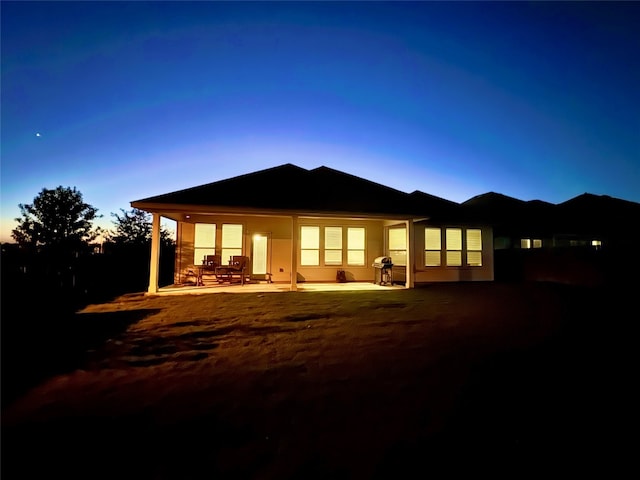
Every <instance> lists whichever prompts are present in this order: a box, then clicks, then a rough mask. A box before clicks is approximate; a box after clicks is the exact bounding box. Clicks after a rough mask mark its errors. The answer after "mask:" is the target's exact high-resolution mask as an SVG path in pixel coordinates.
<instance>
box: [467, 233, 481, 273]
mask: <svg viewBox="0 0 640 480" xmlns="http://www.w3.org/2000/svg"><path fill="white" fill-rule="evenodd" d="M467 265H469V266H470V267H481V266H482V231H480V230H479V229H477V228H469V229H467Z"/></svg>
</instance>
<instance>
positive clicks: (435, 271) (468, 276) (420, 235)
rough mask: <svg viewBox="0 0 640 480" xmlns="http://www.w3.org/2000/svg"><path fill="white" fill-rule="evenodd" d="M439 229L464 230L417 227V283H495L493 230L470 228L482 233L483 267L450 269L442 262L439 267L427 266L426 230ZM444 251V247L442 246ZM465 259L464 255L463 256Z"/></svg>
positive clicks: (457, 226) (415, 243) (420, 225)
mask: <svg viewBox="0 0 640 480" xmlns="http://www.w3.org/2000/svg"><path fill="white" fill-rule="evenodd" d="M431 226H433V227H438V228H442V229H445V228H462V229H463V230H464V229H465V228H466V226H463V225H426V224H418V225H416V226H415V242H414V245H415V252H414V253H415V262H414V266H415V282H416V283H429V282H465V281H493V280H494V270H493V230H492V229H491V228H490V227H486V226H482V227H476V226H474V227H470V228H480V229H481V231H482V266H480V267H469V266H462V267H449V266H447V265H445V262H444V261H443V262H442V265H440V266H439V267H426V266H425V250H424V249H425V245H424V230H425V228H426V227H431ZM442 247H443V249H444V245H443V246H442ZM463 249H464V240H463ZM463 259H464V254H463Z"/></svg>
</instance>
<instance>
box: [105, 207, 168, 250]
mask: <svg viewBox="0 0 640 480" xmlns="http://www.w3.org/2000/svg"><path fill="white" fill-rule="evenodd" d="M120 211H121V212H122V215H118V214H117V213H112V214H111V216H112V217H114V218H115V220H114V221H113V224H114V225H115V227H116V228H115V231H113V232H111V233H110V235H109V241H111V242H113V243H115V244H116V245H118V246H143V245H144V246H149V245H151V231H152V223H151V215H150V214H148V213H146V212H145V211H143V210H139V209H137V208H133V209H131V210H130V211H126V210H124V209H122V208H121V209H120ZM160 243H161V245H163V246H164V245H172V244H173V240H172V239H171V235H170V233H169V232H168V231H167V230H166V229H165V228H161V229H160Z"/></svg>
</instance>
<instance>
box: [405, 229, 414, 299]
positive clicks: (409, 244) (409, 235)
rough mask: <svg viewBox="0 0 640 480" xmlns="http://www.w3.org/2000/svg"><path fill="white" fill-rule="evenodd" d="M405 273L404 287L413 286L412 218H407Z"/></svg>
mask: <svg viewBox="0 0 640 480" xmlns="http://www.w3.org/2000/svg"><path fill="white" fill-rule="evenodd" d="M405 223H406V225H407V229H406V230H407V273H406V277H405V284H404V286H405V288H413V287H414V286H415V285H414V281H413V272H414V270H415V264H414V263H415V254H414V252H413V246H414V238H413V237H414V228H413V220H407V221H406V222H405Z"/></svg>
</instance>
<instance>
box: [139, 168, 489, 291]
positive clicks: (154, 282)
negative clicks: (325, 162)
mask: <svg viewBox="0 0 640 480" xmlns="http://www.w3.org/2000/svg"><path fill="white" fill-rule="evenodd" d="M131 206H132V207H134V208H138V209H141V210H144V211H146V212H149V213H152V214H153V242H152V253H151V269H150V272H151V273H150V281H149V292H151V293H154V292H156V291H157V290H158V262H159V231H160V218H161V217H165V218H169V219H171V220H174V221H175V222H176V230H177V235H176V254H175V283H176V284H180V283H183V282H185V280H186V278H187V274H188V272H189V271H190V270H193V266H194V265H197V264H200V263H202V260H203V258H204V256H205V255H212V254H216V255H221V257H222V259H228V258H230V257H231V256H233V255H244V256H247V257H249V269H250V273H251V275H252V277H253V278H255V279H266V278H268V277H270V278H271V280H272V281H274V282H286V283H289V284H290V286H291V290H295V289H296V286H297V284H298V282H335V281H336V274H337V271H338V270H344V271H345V274H346V277H347V280H348V281H374V279H375V273H376V272H375V268H374V266H373V263H374V261H375V260H376V258H377V257H380V256H389V257H391V258H392V261H393V264H394V267H393V275H394V281H396V282H398V283H403V284H404V285H405V286H406V287H407V288H412V287H413V286H414V285H415V284H417V283H426V282H443V281H446V282H451V281H463V280H464V281H491V280H493V279H494V266H493V250H494V249H493V231H492V228H491V227H490V226H489V225H488V224H483V223H482V222H480V223H478V222H474V221H471V220H469V219H468V218H467V219H466V220H464V221H463V219H464V218H465V215H464V212H463V210H462V208H461V206H460V205H459V204H457V203H455V202H450V201H448V200H445V199H442V198H439V197H435V196H432V195H428V194H426V193H423V192H419V191H416V192H413V193H410V194H408V193H404V192H401V191H399V190H395V189H393V188H390V187H387V186H385V185H381V184H378V183H374V182H371V181H368V180H365V179H362V178H359V177H356V176H353V175H349V174H347V173H344V172H340V171H337V170H334V169H331V168H328V167H319V168H315V169H312V170H307V169H304V168H301V167H298V166H295V165H292V164H285V165H281V166H278V167H274V168H269V169H265V170H261V171H258V172H254V173H250V174H246V175H241V176H237V177H233V178H230V179H227V180H221V181H218V182H214V183H210V184H206V185H201V186H198V187H194V188H189V189H186V190H180V191H176V192H172V193H167V194H164V195H158V196H154V197H150V198H145V199H142V200H137V201H134V202H131Z"/></svg>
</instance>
